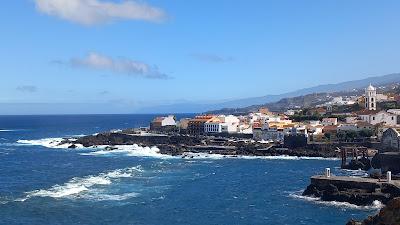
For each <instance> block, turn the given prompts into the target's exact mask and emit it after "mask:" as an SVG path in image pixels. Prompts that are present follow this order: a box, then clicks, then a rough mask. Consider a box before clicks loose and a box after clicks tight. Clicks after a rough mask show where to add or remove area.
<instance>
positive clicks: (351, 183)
mask: <svg viewBox="0 0 400 225" xmlns="http://www.w3.org/2000/svg"><path fill="white" fill-rule="evenodd" d="M303 195H304V196H314V197H319V198H321V200H322V201H338V202H348V203H351V204H354V205H359V206H367V205H371V204H372V203H373V202H374V201H376V200H378V201H380V202H382V203H383V204H387V203H388V202H389V201H390V200H392V199H394V198H396V197H400V181H397V180H391V181H390V182H389V181H387V180H379V179H372V178H363V177H344V176H313V177H311V184H310V185H309V186H308V187H307V189H306V190H305V191H304V192H303Z"/></svg>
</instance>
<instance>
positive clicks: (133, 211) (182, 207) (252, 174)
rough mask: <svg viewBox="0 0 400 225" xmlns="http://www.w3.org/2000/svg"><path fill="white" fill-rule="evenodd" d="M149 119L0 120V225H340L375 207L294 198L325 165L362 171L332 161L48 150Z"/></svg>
mask: <svg viewBox="0 0 400 225" xmlns="http://www.w3.org/2000/svg"><path fill="white" fill-rule="evenodd" d="M185 116H191V115H179V117H185ZM153 117H154V115H62V116H61V115H60V116H0V224H93V225H99V224H146V225H163V224H165V225H176V224H193V225H195V224H198V225H224V224H227V225H236V224H248V225H253V224H274V225H276V224H287V225H291V224H293V225H295V224H296V225H298V224H307V225H314V224H315V225H317V224H318V225H321V224H326V225H328V224H332V225H339V224H340V225H344V224H345V223H346V222H347V221H348V220H349V219H350V218H356V219H362V218H365V217H366V216H367V215H369V214H373V213H375V212H377V210H378V208H379V205H375V206H371V207H356V206H353V205H349V204H343V203H336V202H333V203H324V202H320V201H319V200H318V199H313V198H303V197H301V196H300V195H301V192H302V190H304V188H305V187H306V186H307V185H308V184H309V178H310V176H311V175H315V174H320V173H322V172H323V170H324V169H325V168H327V167H330V168H332V170H333V173H334V174H343V173H345V174H348V173H353V174H354V175H359V174H362V173H361V172H358V171H342V170H340V169H339V168H338V166H339V164H340V162H339V161H337V160H332V159H310V158H297V157H265V158H262V157H261V158H256V157H238V158H224V157H221V156H218V155H201V156H198V157H194V158H193V159H182V158H179V157H169V156H163V155H160V154H158V153H157V149H156V148H154V147H152V146H149V147H145V148H143V147H140V146H120V147H119V148H118V149H115V150H113V151H104V150H102V149H101V148H89V149H83V148H82V149H66V148H56V147H55V143H57V141H58V140H59V138H63V137H76V136H80V135H87V134H94V133H98V132H102V131H108V130H111V129H123V128H131V127H140V126H147V125H148V124H149V122H150V121H151V119H152V118H153Z"/></svg>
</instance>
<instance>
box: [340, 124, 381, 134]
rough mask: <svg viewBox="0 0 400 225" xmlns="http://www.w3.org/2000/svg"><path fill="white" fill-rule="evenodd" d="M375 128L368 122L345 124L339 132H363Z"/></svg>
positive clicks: (341, 125)
mask: <svg viewBox="0 0 400 225" xmlns="http://www.w3.org/2000/svg"><path fill="white" fill-rule="evenodd" d="M373 129H374V126H373V125H371V124H369V123H366V122H356V123H343V124H340V125H339V126H338V127H337V130H338V131H356V132H358V131H362V130H373Z"/></svg>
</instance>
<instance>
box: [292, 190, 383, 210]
mask: <svg viewBox="0 0 400 225" xmlns="http://www.w3.org/2000/svg"><path fill="white" fill-rule="evenodd" d="M289 196H290V197H292V198H296V199H300V200H303V201H307V202H313V203H315V204H318V205H324V206H333V207H337V208H341V209H346V208H348V209H358V210H368V211H372V210H379V209H381V208H383V206H384V205H383V204H382V203H381V202H380V201H378V200H375V201H374V202H373V203H372V204H371V205H369V206H358V205H354V204H350V203H348V202H338V201H322V200H321V198H317V197H310V196H303V195H301V194H299V193H291V194H289Z"/></svg>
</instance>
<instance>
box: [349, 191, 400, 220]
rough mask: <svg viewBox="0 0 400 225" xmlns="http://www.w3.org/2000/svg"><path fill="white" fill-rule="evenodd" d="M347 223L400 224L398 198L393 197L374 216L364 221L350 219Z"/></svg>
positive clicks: (399, 200) (399, 202)
mask: <svg viewBox="0 0 400 225" xmlns="http://www.w3.org/2000/svg"><path fill="white" fill-rule="evenodd" d="M347 225H400V198H395V199H393V200H391V201H390V202H388V204H387V205H386V206H385V207H384V208H383V209H381V210H380V212H379V213H378V214H377V215H375V216H370V217H368V218H367V219H365V220H364V221H355V220H351V221H349V222H348V223H347Z"/></svg>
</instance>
